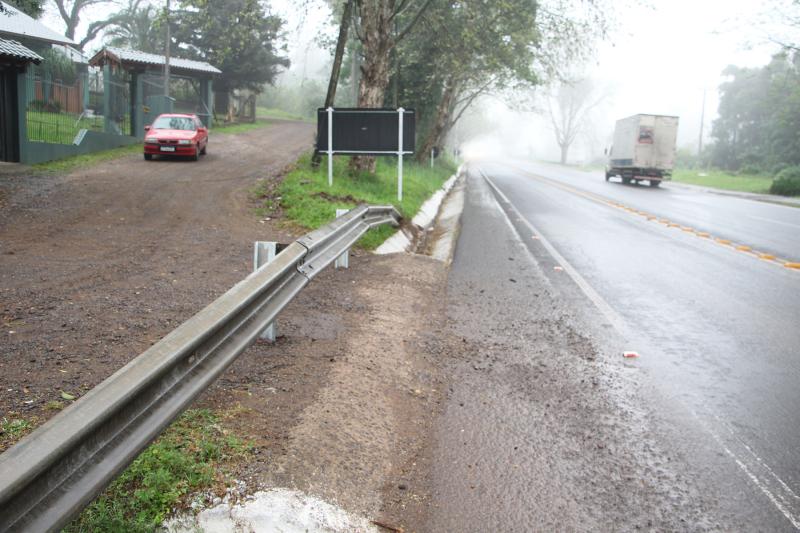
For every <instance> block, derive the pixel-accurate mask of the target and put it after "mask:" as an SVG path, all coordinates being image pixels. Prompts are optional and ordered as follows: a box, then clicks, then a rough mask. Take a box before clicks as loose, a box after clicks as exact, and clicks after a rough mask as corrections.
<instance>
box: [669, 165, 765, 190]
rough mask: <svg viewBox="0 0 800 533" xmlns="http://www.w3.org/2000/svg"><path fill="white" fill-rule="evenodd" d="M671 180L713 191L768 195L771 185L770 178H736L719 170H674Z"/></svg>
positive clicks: (755, 176) (748, 176) (747, 176)
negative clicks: (709, 188)
mask: <svg viewBox="0 0 800 533" xmlns="http://www.w3.org/2000/svg"><path fill="white" fill-rule="evenodd" d="M672 180H673V181H676V182H679V183H689V184H691V185H700V186H703V187H711V188H713V189H724V190H729V191H743V192H754V193H762V194H768V193H769V186H770V185H771V184H772V178H771V177H768V176H758V175H741V176H737V175H734V174H730V173H728V172H723V171H720V170H707V171H702V170H685V169H681V170H675V171H674V172H673V173H672Z"/></svg>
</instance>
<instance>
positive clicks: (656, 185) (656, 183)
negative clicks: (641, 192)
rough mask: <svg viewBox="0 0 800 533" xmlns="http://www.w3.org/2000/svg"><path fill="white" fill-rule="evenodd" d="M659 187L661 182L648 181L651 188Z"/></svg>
mask: <svg viewBox="0 0 800 533" xmlns="http://www.w3.org/2000/svg"><path fill="white" fill-rule="evenodd" d="M659 185H661V180H650V186H651V187H658V186H659Z"/></svg>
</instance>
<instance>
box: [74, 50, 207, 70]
mask: <svg viewBox="0 0 800 533" xmlns="http://www.w3.org/2000/svg"><path fill="white" fill-rule="evenodd" d="M109 57H110V58H111V59H113V60H115V61H117V62H119V63H136V64H141V65H158V66H162V65H164V63H165V58H164V56H161V55H158V54H148V53H145V52H139V51H138V50H125V49H122V48H114V47H111V46H106V47H105V48H103V49H102V50H100V51H99V52H97V53H96V54H95V55H94V57H92V59H90V60H89V64H90V65H102V64H103V62H104V61H105V59H106V58H109ZM169 66H170V68H171V69H175V70H176V71H180V70H183V71H186V72H203V73H206V74H222V71H221V70H220V69H218V68H217V67H214V66H212V65H210V64H208V63H206V62H205V61H193V60H191V59H181V58H179V57H170V58H169Z"/></svg>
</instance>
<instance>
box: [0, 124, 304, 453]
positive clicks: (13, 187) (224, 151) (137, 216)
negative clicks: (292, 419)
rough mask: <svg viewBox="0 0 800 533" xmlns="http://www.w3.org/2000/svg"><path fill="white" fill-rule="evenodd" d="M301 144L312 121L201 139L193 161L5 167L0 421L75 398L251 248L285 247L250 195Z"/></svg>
mask: <svg viewBox="0 0 800 533" xmlns="http://www.w3.org/2000/svg"><path fill="white" fill-rule="evenodd" d="M312 141H313V126H312V125H310V124H302V123H293V122H281V123H276V124H273V125H271V126H270V127H267V128H263V129H258V130H253V131H250V132H247V133H243V134H237V135H231V134H216V135H212V137H211V141H210V143H209V148H208V155H207V156H205V157H203V158H201V160H200V161H199V162H190V161H172V160H163V161H144V160H143V158H142V156H141V155H136V156H128V157H125V158H122V159H118V160H115V161H111V162H107V163H102V164H98V165H94V166H91V167H88V168H86V169H82V170H76V171H73V172H71V173H68V174H66V175H57V174H42V173H32V172H28V173H27V175H19V174H16V173H11V172H8V171H7V169H6V170H5V171H4V172H3V175H2V176H0V191H2V193H0V198H3V206H2V208H1V209H0V287H1V288H0V336H2V342H1V344H2V351H1V353H0V391H2V394H0V417H3V416H6V417H24V418H26V419H28V420H33V421H34V423H41V422H42V421H44V420H45V419H47V418H49V417H50V416H52V414H53V413H54V410H52V409H48V408H47V407H46V406H47V405H48V403H50V402H57V401H61V402H63V400H62V398H61V392H62V391H64V392H67V393H68V394H71V395H74V396H80V395H81V394H82V393H83V392H85V391H86V390H88V389H90V388H91V387H93V386H94V385H96V384H97V383H98V382H100V381H101V380H102V379H104V378H105V377H107V376H109V375H110V374H111V373H112V372H113V371H115V370H116V369H118V368H119V367H121V366H123V364H125V363H126V362H127V361H129V360H130V359H131V358H133V357H134V356H136V355H138V354H139V353H140V352H141V351H143V350H144V349H145V348H147V347H148V346H150V345H151V344H152V343H153V342H154V341H156V340H158V339H159V338H161V337H162V336H163V335H164V334H166V333H167V332H169V331H170V330H172V329H173V328H174V327H175V326H177V325H178V324H179V323H181V322H182V321H183V320H185V319H187V318H188V317H190V316H191V315H193V314H194V313H195V312H197V311H199V310H200V309H201V308H202V307H203V306H204V305H206V304H207V303H209V302H211V301H212V300H213V299H214V298H215V297H216V296H218V295H219V294H221V293H222V292H224V291H225V290H227V289H228V288H230V286H232V285H233V284H234V283H235V282H237V281H238V280H240V279H242V278H243V277H244V276H245V274H246V273H248V272H249V271H250V269H251V268H252V266H251V262H252V242H253V241H254V240H276V241H283V242H286V241H288V240H289V239H290V238H291V235H288V234H287V232H286V230H283V229H281V227H279V226H278V225H277V224H270V223H267V224H260V223H259V221H258V219H257V218H256V217H255V216H254V214H253V211H252V210H253V207H254V205H253V203H252V201H251V200H250V198H249V196H248V191H249V190H250V188H251V187H252V186H253V185H254V184H255V182H256V180H257V179H259V178H270V179H275V178H277V177H278V176H279V175H280V174H281V171H282V170H283V169H284V168H285V167H286V166H287V165H289V164H291V163H292V162H293V161H294V160H295V159H296V158H297V156H298V155H299V154H300V153H302V152H303V151H306V150H308V149H309V148H310V146H311V143H312ZM21 168H24V167H21ZM50 406H51V407H53V404H52V403H50ZM0 442H2V439H0ZM4 444H5V445H7V444H8V443H7V442H5V443H4ZM0 449H2V448H1V447H0Z"/></svg>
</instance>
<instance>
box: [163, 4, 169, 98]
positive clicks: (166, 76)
mask: <svg viewBox="0 0 800 533" xmlns="http://www.w3.org/2000/svg"><path fill="white" fill-rule="evenodd" d="M169 41H170V35H169V0H167V42H166V46H165V48H164V96H166V97H167V98H169Z"/></svg>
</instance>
